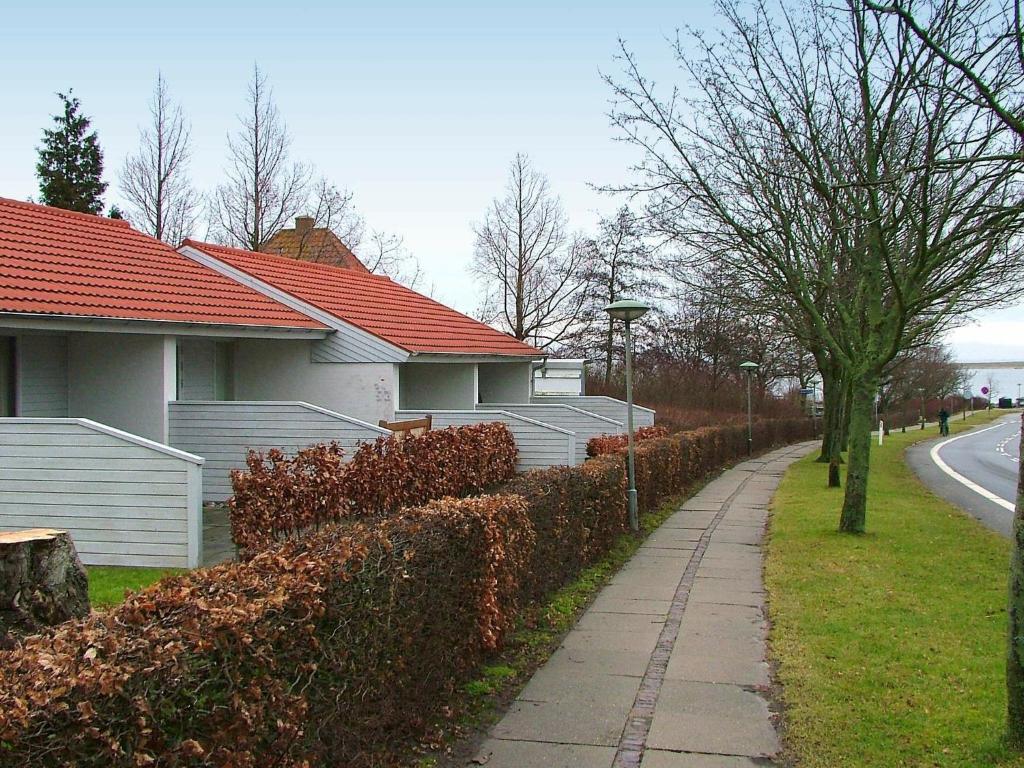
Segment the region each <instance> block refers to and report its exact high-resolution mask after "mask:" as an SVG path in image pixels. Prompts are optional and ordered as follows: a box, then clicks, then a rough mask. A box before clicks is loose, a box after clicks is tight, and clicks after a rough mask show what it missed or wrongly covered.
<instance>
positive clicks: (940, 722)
mask: <svg viewBox="0 0 1024 768" xmlns="http://www.w3.org/2000/svg"><path fill="white" fill-rule="evenodd" d="M1004 413H1005V412H1004ZM1000 415H1004V414H1002V413H993V414H984V413H980V414H977V415H976V416H974V417H972V418H971V419H970V420H968V421H967V422H966V423H965V422H963V421H953V422H952V428H953V431H954V432H957V431H961V430H963V429H965V428H966V427H967V426H971V425H975V424H979V423H982V422H984V421H988V420H991V419H992V418H995V417H996V416H1000ZM935 436H936V430H934V429H930V430H928V431H925V432H920V431H917V430H913V431H910V432H907V433H906V434H900V433H895V434H893V435H891V437H890V438H888V440H887V442H886V444H885V446H884V447H882V448H879V447H878V446H877V445H876V446H873V447H872V458H871V474H870V480H869V503H868V512H867V530H868V532H867V533H866V534H865V535H863V536H849V535H843V534H839V533H838V532H837V531H836V528H837V526H838V522H839V509H840V506H841V502H842V491H841V490H838V489H829V488H826V487H825V484H826V479H827V476H826V471H827V470H826V467H825V465H823V464H818V463H815V462H814V455H812V456H809V457H807V458H806V459H803V460H801V461H799V462H798V463H796V464H794V465H793V467H792V468H791V469H790V470H789V471H788V472H787V473H786V476H785V478H784V479H783V481H782V484H781V486H780V487H779V490H778V493H777V495H776V497H775V501H774V503H773V507H772V509H773V514H772V522H771V533H770V541H769V546H768V554H767V561H766V566H765V572H766V584H767V589H768V593H769V598H770V606H769V610H770V615H771V619H772V630H771V652H772V655H773V656H774V658H775V660H776V661H777V662H778V663H779V680H780V682H781V683H782V686H783V692H782V698H783V702H784V705H785V723H786V745H787V750H788V751H789V752H790V755H789V757H790V758H791V759H793V760H794V761H795V762H796V763H797V765H799V766H801V768H812V767H815V766H828V767H829V768H832V767H834V766H844V767H848V768H856V767H857V766H886V767H887V768H888V766H1024V757H1022V756H1020V755H1019V754H1016V753H1014V752H1013V751H1012V750H1010V749H1008V748H1007V747H1006V746H1005V745H1004V743H1003V740H1002V734H1003V718H1004V712H1005V691H1004V687H1003V684H1004V677H1003V674H1004V652H1005V644H1006V637H1005V633H1006V599H1007V598H1006V584H1007V575H1008V564H1009V560H1008V558H1009V548H1010V544H1009V542H1008V541H1007V540H1006V539H1004V538H1002V537H1001V536H999V535H998V534H996V533H993V532H991V531H989V530H987V529H986V528H983V527H982V526H981V524H980V523H977V522H976V521H974V520H973V519H972V518H970V517H968V516H966V515H964V514H963V513H961V512H960V511H959V510H958V509H957V508H955V507H953V506H952V505H950V504H948V503H946V502H944V501H942V500H941V499H939V498H937V497H936V496H934V495H933V494H932V493H930V492H929V491H928V490H927V489H926V488H925V487H924V486H923V485H921V483H920V482H919V481H918V480H917V478H916V477H915V475H914V474H913V471H912V470H911V469H910V468H909V467H908V466H907V465H906V463H905V462H904V461H903V460H902V456H903V452H904V450H905V449H906V448H907V446H908V445H910V444H912V443H914V442H917V441H919V440H922V439H926V438H930V437H935Z"/></svg>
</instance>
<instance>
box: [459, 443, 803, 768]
mask: <svg viewBox="0 0 1024 768" xmlns="http://www.w3.org/2000/svg"><path fill="white" fill-rule="evenodd" d="M814 445H816V444H812V443H803V444H801V445H797V446H789V447H787V448H783V449H780V450H777V451H773V452H771V453H769V454H766V455H764V456H761V457H758V458H756V459H752V460H749V461H746V462H744V463H743V464H740V465H738V466H737V467H735V468H733V469H731V470H729V471H727V472H725V473H724V474H722V475H721V476H720V477H718V478H717V479H715V480H714V481H712V482H711V483H709V484H708V485H707V486H706V487H705V488H704V489H703V490H702V491H701V492H700V493H699V494H697V495H696V496H694V497H693V498H692V499H690V500H688V501H687V502H686V503H685V504H683V506H682V507H681V508H680V510H679V511H678V512H677V513H676V514H674V515H673V516H672V517H670V518H669V519H668V520H667V521H666V522H665V523H664V524H663V525H662V526H661V528H659V529H658V530H657V531H655V532H654V533H653V534H651V536H650V537H649V538H648V539H647V541H646V542H645V543H644V544H643V546H642V547H641V548H640V550H639V551H638V552H637V554H636V555H635V556H634V557H633V559H632V560H630V562H629V563H628V564H627V565H626V566H625V567H624V568H623V569H622V570H621V571H620V572H619V573H618V575H616V576H615V578H614V579H612V581H611V583H610V584H608V586H606V587H605V588H604V589H603V590H602V591H601V592H600V594H599V595H598V596H597V598H596V599H595V601H594V603H593V604H592V605H591V606H590V608H589V609H588V610H587V611H586V613H584V614H583V616H582V617H581V618H580V621H579V623H578V624H577V625H576V627H575V628H574V629H573V630H572V631H571V632H570V633H569V634H568V635H567V636H566V637H565V640H564V642H563V643H562V646H561V647H560V648H559V649H558V650H557V651H556V652H555V653H554V654H553V655H552V657H551V659H550V660H549V661H548V663H547V664H545V665H544V666H543V667H542V668H541V669H539V670H538V671H537V673H536V674H535V675H534V676H533V678H532V679H531V680H530V682H529V683H528V684H527V686H526V687H525V688H524V689H523V691H522V693H520V695H519V697H518V698H517V699H516V700H515V702H513V704H512V706H511V708H510V709H509V711H508V712H507V713H506V714H505V716H504V718H503V719H502V720H501V721H500V722H498V723H497V724H496V725H495V726H494V727H493V728H492V729H491V732H490V734H489V736H488V738H487V740H486V741H485V742H484V743H483V744H482V745H481V748H480V751H479V753H478V755H477V757H476V758H475V760H474V763H475V764H485V765H487V766H488V767H489V768H535V767H536V768H540V767H541V766H543V768H561V767H562V766H565V767H566V768H568V767H569V766H572V767H573V768H575V767H576V766H579V768H610V767H612V766H614V768H627V767H630V766H632V767H636V766H642V768H683V766H692V767H694V768H742V767H743V766H756V765H766V764H770V762H769V761H768V760H766V759H765V758H768V757H770V756H772V755H774V754H775V753H776V752H777V751H778V750H779V741H778V737H777V735H776V732H775V727H774V725H773V721H772V715H771V713H770V712H769V709H768V703H767V701H766V699H765V698H764V697H763V696H762V695H761V692H760V691H761V690H762V689H763V688H764V687H765V686H767V685H768V684H769V675H768V665H767V663H766V661H765V630H766V622H765V615H764V591H763V584H762V580H761V547H760V542H761V538H762V534H763V531H764V524H765V519H766V517H767V508H768V503H769V502H770V501H771V498H772V495H773V494H774V492H775V489H776V487H777V486H778V483H779V479H780V477H781V475H782V473H783V472H784V471H785V469H786V467H787V466H789V464H790V463H792V462H793V461H795V460H796V459H797V458H799V457H800V456H803V455H804V454H806V453H808V452H810V451H811V450H812V448H813V447H814Z"/></svg>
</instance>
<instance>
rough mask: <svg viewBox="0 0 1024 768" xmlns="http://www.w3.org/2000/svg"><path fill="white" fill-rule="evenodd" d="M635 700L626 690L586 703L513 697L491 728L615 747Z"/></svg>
mask: <svg viewBox="0 0 1024 768" xmlns="http://www.w3.org/2000/svg"><path fill="white" fill-rule="evenodd" d="M622 679H623V680H626V679H628V678H622ZM633 682H634V683H635V682H637V679H633ZM634 695H635V690H634ZM627 698H628V699H629V701H626V699H627ZM632 703H633V702H632V697H631V696H629V695H627V694H626V693H625V692H623V693H621V694H620V696H619V697H618V698H615V699H602V700H600V701H592V702H589V703H587V704H581V703H575V704H572V705H568V704H565V703H554V702H545V701H538V702H535V701H514V702H513V703H512V706H511V707H510V708H509V710H508V712H507V713H506V714H505V716H504V717H503V718H502V719H501V721H500V722H499V723H497V724H496V725H495V726H494V727H493V728H492V729H491V736H492V737H494V738H497V739H516V740H519V741H552V742H559V743H562V744H585V745H592V746H606V747H615V746H617V745H618V743H619V737H620V736H621V735H622V724H623V723H624V722H625V720H626V716H627V715H629V709H630V706H631V705H632ZM522 765H526V764H525V763H524V764H522ZM535 765H537V766H542V765H544V763H537V764H535Z"/></svg>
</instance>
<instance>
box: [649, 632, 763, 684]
mask: <svg viewBox="0 0 1024 768" xmlns="http://www.w3.org/2000/svg"><path fill="white" fill-rule="evenodd" d="M665 679H666V680H690V681H695V682H705V683H730V684H732V685H742V686H750V687H757V686H766V685H768V684H769V682H770V676H769V669H768V663H767V662H766V661H765V659H764V638H763V637H760V638H753V637H748V638H736V637H728V636H721V635H690V634H686V635H684V636H683V637H680V638H679V639H678V640H676V647H675V650H674V651H673V653H672V658H671V659H669V663H668V669H666V670H665Z"/></svg>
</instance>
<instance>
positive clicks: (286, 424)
mask: <svg viewBox="0 0 1024 768" xmlns="http://www.w3.org/2000/svg"><path fill="white" fill-rule="evenodd" d="M168 407H169V417H170V419H169V420H170V443H171V445H173V446H175V447H177V448H181V449H182V450H186V451H190V452H192V453H196V454H198V455H200V456H203V457H204V458H205V459H206V469H205V471H204V472H203V499H204V500H206V501H222V500H224V499H227V498H229V497H230V496H231V470H232V469H245V459H246V456H247V455H248V453H249V450H250V449H253V450H257V451H267V450H270V449H271V448H279V449H281V450H282V451H284V452H285V453H294V452H295V451H298V450H300V449H302V448H306V447H308V446H310V445H314V444H316V443H329V442H332V441H334V442H337V443H338V444H339V445H341V447H342V448H344V449H345V452H346V454H348V455H351V454H352V452H353V451H354V450H355V449H356V448H357V447H358V446H359V445H360V444H361V443H365V442H370V441H373V440H376V439H377V438H378V437H380V436H381V435H390V434H391V433H390V432H389V431H388V430H386V429H382V428H381V427H377V426H374V425H373V424H368V423H366V422H365V421H360V420H359V419H354V418H352V417H350V416H345V415H343V414H340V413H336V412H334V411H328V410H326V409H325V408H320V407H318V406H315V405H310V404H309V403H302V402H291V401H289V402H279V401H260V400H256V401H230V400H203V401H186V400H178V401H175V402H172V403H168Z"/></svg>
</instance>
